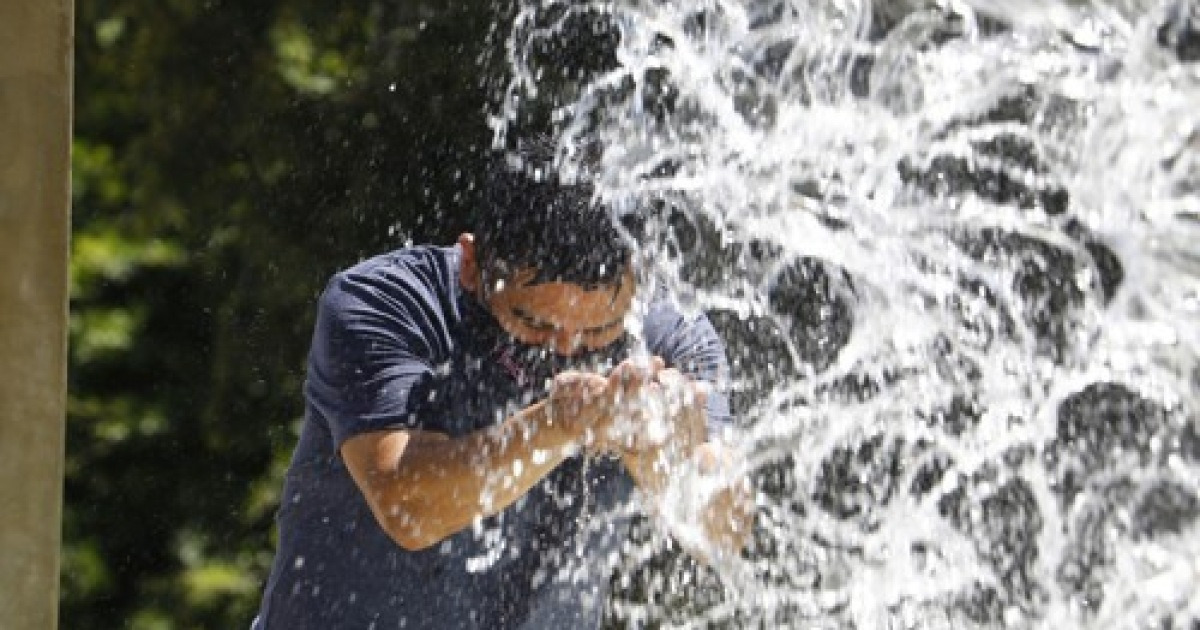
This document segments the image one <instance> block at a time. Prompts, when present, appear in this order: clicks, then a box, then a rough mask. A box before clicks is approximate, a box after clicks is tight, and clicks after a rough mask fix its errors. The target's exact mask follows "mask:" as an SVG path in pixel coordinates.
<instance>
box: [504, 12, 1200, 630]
mask: <svg viewBox="0 0 1200 630" xmlns="http://www.w3.org/2000/svg"><path fill="white" fill-rule="evenodd" d="M993 5H1001V3H985V2H976V1H954V0H946V1H943V2H915V1H914V2H894V3H882V2H881V3H875V4H873V3H871V2H866V1H861V0H860V1H854V0H840V1H833V2H828V1H821V2H817V1H815V0H812V1H807V2H806V1H804V0H755V1H751V0H690V1H687V2H679V1H667V0H639V1H634V0H613V1H611V2H578V1H567V0H540V1H533V0H529V1H527V2H524V3H520V4H519V5H518V7H517V9H518V10H517V12H516V17H515V20H514V22H513V27H512V30H511V32H510V34H509V38H508V53H509V57H508V61H509V65H510V70H511V80H510V81H509V82H508V85H507V87H506V91H505V94H504V95H503V98H502V99H501V101H500V107H499V108H498V109H497V112H496V115H495V118H494V120H493V123H494V124H493V126H494V129H495V130H496V138H497V143H498V144H501V145H503V144H504V143H506V142H507V141H509V140H510V139H511V138H512V137H513V136H516V135H520V134H521V133H523V132H524V131H525V130H527V129H530V128H542V127H547V126H548V127H552V128H553V129H555V130H556V134H557V140H558V145H559V148H560V153H561V157H562V168H563V169H564V170H565V171H583V172H586V173H588V174H589V175H591V176H593V177H594V178H595V179H596V181H598V182H599V185H600V189H601V192H602V194H603V195H604V196H606V197H607V198H608V199H609V200H611V201H612V203H613V204H614V207H615V208H617V210H618V213H619V214H620V215H621V216H620V219H621V220H622V222H623V223H625V224H626V225H627V226H629V227H630V230H631V232H632V233H633V234H634V235H635V236H636V238H638V240H639V244H640V247H641V253H642V255H643V256H644V257H645V258H646V259H647V260H648V261H649V262H650V263H651V264H652V266H653V267H654V269H655V270H656V271H657V272H659V273H661V274H663V276H664V277H666V278H667V279H668V281H669V282H670V283H671V284H672V285H673V288H674V290H675V292H676V294H677V295H679V296H680V299H681V301H682V303H683V304H684V305H685V306H686V307H688V308H695V309H701V308H702V309H705V310H707V311H708V312H709V313H710V316H711V317H712V318H713V319H714V321H715V323H716V324H717V325H718V327H719V328H721V329H722V331H723V333H724V334H725V336H726V339H727V341H728V343H729V347H730V355H731V359H732V361H733V363H734V378H733V380H732V382H731V383H730V390H731V395H732V396H733V398H734V401H735V403H736V406H737V407H738V408H739V409H740V411H741V416H742V417H743V418H744V422H745V430H744V433H743V436H742V437H743V439H742V442H741V446H742V448H743V450H744V452H745V454H746V461H747V466H748V470H749V471H750V474H751V476H752V477H753V478H754V480H755V482H756V486H757V488H758V494H759V497H758V503H759V514H758V525H757V531H756V541H755V545H754V549H753V550H752V552H751V553H749V554H747V556H746V557H745V558H743V559H742V560H740V561H737V562H732V563H729V564H728V565H722V566H719V567H716V568H715V569H709V570H701V569H697V568H696V567H695V566H694V565H690V564H689V563H688V562H687V561H686V560H685V559H682V558H680V557H678V556H675V555H672V554H671V553H670V552H669V551H666V552H664V551H663V549H664V545H665V544H666V543H665V542H664V541H665V539H664V537H663V536H662V535H660V534H658V533H657V532H654V531H649V532H644V533H643V536H642V538H641V539H639V540H640V545H635V549H634V550H633V551H631V552H630V553H629V554H628V556H627V558H626V570H625V572H624V573H623V575H622V576H621V577H620V578H619V579H618V582H617V586H618V594H617V597H616V601H614V603H613V606H612V608H613V621H614V623H616V624H635V623H648V624H651V625H661V626H666V627H714V626H715V627H721V626H728V627H857V628H882V627H896V628H899V627H903V628H918V627H954V628H962V627H972V626H979V627H999V626H1011V627H1035V626H1036V627H1063V628H1067V627H1105V628H1107V627H1111V628H1118V627H1120V628H1124V627H1143V626H1145V627H1187V626H1188V624H1195V623H1200V596H1197V595H1196V593H1197V592H1198V591H1200V542H1198V541H1200V525H1198V524H1197V522H1198V520H1200V518H1198V517H1200V499H1198V491H1197V487H1198V485H1200V470H1198V467H1200V431H1198V429H1197V423H1198V420H1197V418H1198V410H1200V326H1198V325H1197V322H1200V245H1198V243H1200V107H1197V103H1200V66H1198V64H1197V63H1195V61H1196V60H1195V58H1194V51H1193V50H1192V48H1194V40H1195V38H1196V37H1197V35H1196V32H1197V30H1198V29H1200V7H1197V5H1195V4H1189V3H1186V2H1166V3H1154V2H1110V3H1104V2H1091V3H1082V2H1049V1H1046V2H1036V3H1032V2H1017V3H1003V5H1002V8H1001V7H999V6H993ZM1189 20H1190V21H1189ZM1189 42H1191V43H1189ZM1189 46H1191V48H1189Z"/></svg>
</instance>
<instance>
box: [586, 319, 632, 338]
mask: <svg viewBox="0 0 1200 630" xmlns="http://www.w3.org/2000/svg"><path fill="white" fill-rule="evenodd" d="M624 323H625V316H624V315H622V316H620V317H618V318H616V319H614V320H612V321H611V322H607V323H604V324H600V325H599V326H593V327H591V328H584V329H583V331H582V332H583V333H584V334H588V335H594V334H596V333H602V332H604V331H606V330H611V329H613V328H616V327H617V326H620V325H622V324H624Z"/></svg>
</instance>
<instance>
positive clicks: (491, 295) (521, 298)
mask: <svg viewBox="0 0 1200 630" xmlns="http://www.w3.org/2000/svg"><path fill="white" fill-rule="evenodd" d="M535 275H536V272H535V271H534V270H532V269H528V270H525V271H522V272H518V273H516V274H514V275H513V276H512V277H510V278H508V280H506V281H503V282H498V283H496V285H494V286H490V287H487V289H486V290H485V291H484V296H485V301H486V303H487V306H488V309H489V310H490V311H491V312H492V315H493V316H494V317H495V318H496V320H497V321H498V322H500V325H501V326H502V327H503V328H504V330H506V331H507V332H508V334H510V335H512V336H513V337H514V338H515V339H516V340H517V341H519V342H521V343H523V344H526V345H531V346H545V347H549V348H551V349H553V350H554V352H555V353H557V354H559V355H563V356H569V355H572V354H575V353H577V352H579V351H581V350H598V349H600V348H603V347H605V346H607V345H609V344H611V343H613V342H614V341H616V340H617V339H619V338H620V337H621V335H622V334H623V333H624V332H625V314H626V313H627V312H628V311H629V308H630V305H631V304H632V303H633V294H634V285H635V284H636V283H635V281H634V278H633V274H632V272H628V271H627V272H626V273H625V276H624V277H623V278H622V279H621V282H620V283H619V284H610V285H601V286H598V287H595V288H593V289H591V290H587V289H584V288H583V287H581V286H580V285H577V284H572V283H568V282H541V283H538V284H529V283H530V281H531V280H532V279H533V278H534V277H535Z"/></svg>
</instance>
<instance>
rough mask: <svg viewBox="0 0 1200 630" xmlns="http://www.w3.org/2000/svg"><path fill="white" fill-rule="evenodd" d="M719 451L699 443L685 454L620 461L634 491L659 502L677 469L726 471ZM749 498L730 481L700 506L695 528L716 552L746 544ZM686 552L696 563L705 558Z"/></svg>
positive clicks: (629, 456)
mask: <svg viewBox="0 0 1200 630" xmlns="http://www.w3.org/2000/svg"><path fill="white" fill-rule="evenodd" d="M722 452H723V449H722V448H721V447H719V446H717V445H716V444H714V443H712V442H706V443H702V444H700V445H698V446H696V447H695V448H692V449H688V450H687V452H671V451H669V450H665V449H663V448H652V449H646V450H643V451H639V452H636V453H632V452H629V453H625V454H624V455H623V457H622V460H623V462H624V464H625V468H626V470H627V471H628V472H629V475H630V477H632V478H633V481H634V483H635V484H637V486H638V488H639V489H641V490H642V492H643V493H645V494H647V495H649V498H650V500H651V501H660V500H662V498H663V495H664V493H665V492H666V490H667V487H668V485H669V484H670V483H671V482H672V479H673V476H675V475H679V474H680V473H681V472H682V471H681V467H682V466H684V465H685V463H686V464H687V465H694V466H697V467H699V469H700V470H701V471H704V472H708V473H717V471H718V469H723V468H726V466H725V465H724V462H720V461H718V460H719V459H720V458H721V457H722V455H721V454H722ZM751 503H752V499H751V495H750V490H749V487H748V485H747V484H746V483H744V482H740V481H731V482H730V483H729V484H728V485H727V486H726V487H723V488H722V489H720V490H719V491H717V492H716V493H715V494H714V495H713V496H712V497H710V499H709V501H708V502H707V503H706V504H705V505H704V506H703V508H702V513H701V515H700V523H699V525H700V526H701V528H702V529H703V532H704V536H705V538H706V539H707V540H708V541H709V542H710V543H712V544H713V545H715V546H716V547H717V548H718V549H721V550H723V551H726V552H732V553H738V552H740V551H741V550H742V549H743V548H744V547H745V546H746V544H747V543H748V542H749V536H750V529H751V527H752V525H753V518H754V515H753V509H752V508H751ZM688 551H689V552H690V553H692V554H693V555H695V556H697V557H699V558H700V559H705V560H706V559H707V558H705V554H704V553H703V551H702V550H699V549H691V548H689V549H688Z"/></svg>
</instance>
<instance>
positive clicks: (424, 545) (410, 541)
mask: <svg viewBox="0 0 1200 630" xmlns="http://www.w3.org/2000/svg"><path fill="white" fill-rule="evenodd" d="M372 508H373V509H372V511H373V512H374V513H375V520H376V521H377V522H378V523H379V526H380V527H381V528H382V529H383V531H384V533H386V534H387V535H388V537H389V538H391V539H392V541H393V542H395V543H396V544H397V545H400V547H402V548H403V549H404V550H405V551H421V550H423V549H428V548H430V547H432V546H434V545H436V544H438V543H440V542H442V541H443V540H445V539H446V538H447V537H449V536H450V535H451V534H453V533H454V531H452V530H450V529H448V528H446V527H440V526H439V525H440V524H439V523H438V521H437V519H435V518H432V517H431V516H429V515H427V514H425V512H426V510H423V509H422V508H421V507H420V506H416V505H412V504H411V503H408V502H396V503H392V504H389V505H386V506H372Z"/></svg>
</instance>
